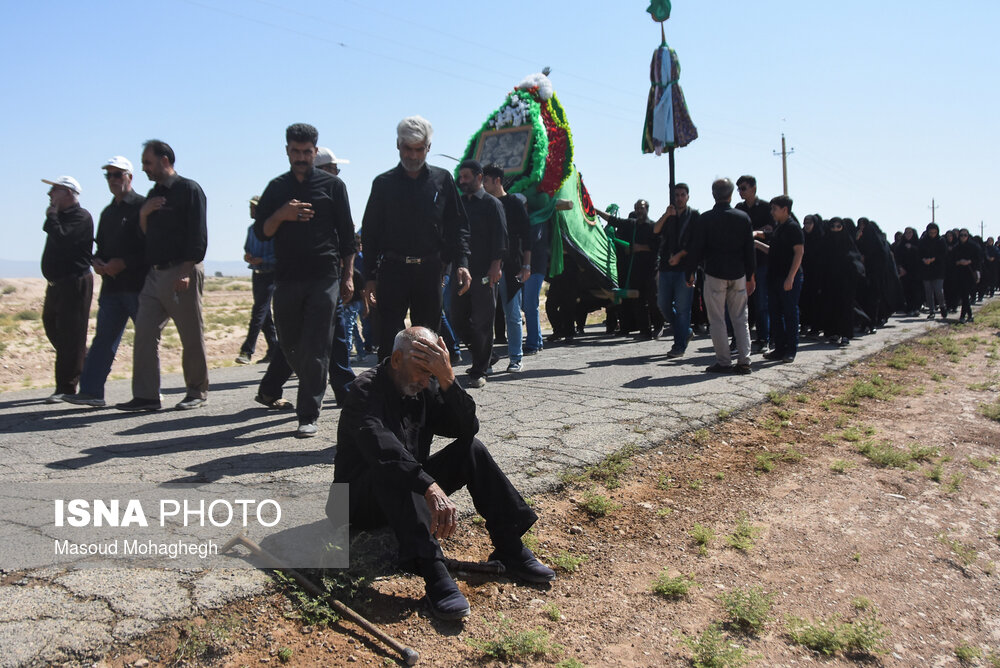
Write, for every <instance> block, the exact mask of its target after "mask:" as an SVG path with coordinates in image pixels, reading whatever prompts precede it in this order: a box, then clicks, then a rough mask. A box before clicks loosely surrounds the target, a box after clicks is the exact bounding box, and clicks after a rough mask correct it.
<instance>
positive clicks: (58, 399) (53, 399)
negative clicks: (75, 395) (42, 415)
mask: <svg viewBox="0 0 1000 668" xmlns="http://www.w3.org/2000/svg"><path fill="white" fill-rule="evenodd" d="M64 401H66V395H65V394H58V393H56V394H51V395H49V396H47V397H46V398H45V403H47V404H61V403H62V402H64Z"/></svg>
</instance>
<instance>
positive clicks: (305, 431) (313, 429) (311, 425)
mask: <svg viewBox="0 0 1000 668" xmlns="http://www.w3.org/2000/svg"><path fill="white" fill-rule="evenodd" d="M317 432H319V427H317V426H316V423H315V422H306V423H303V424H300V425H299V428H298V429H296V430H295V437H296V438H312V437H313V436H315V435H316V434H317Z"/></svg>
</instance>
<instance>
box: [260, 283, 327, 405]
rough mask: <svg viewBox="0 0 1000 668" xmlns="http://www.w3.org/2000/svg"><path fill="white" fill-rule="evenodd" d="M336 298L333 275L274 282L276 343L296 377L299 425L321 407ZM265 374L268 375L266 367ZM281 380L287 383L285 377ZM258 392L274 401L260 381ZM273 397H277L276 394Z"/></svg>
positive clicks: (324, 392) (296, 403)
mask: <svg viewBox="0 0 1000 668" xmlns="http://www.w3.org/2000/svg"><path fill="white" fill-rule="evenodd" d="M339 296H340V280H339V279H338V278H337V277H333V276H330V277H324V278H320V279H315V280H311V281H278V282H277V284H276V285H275V288H274V324H275V325H276V326H277V327H278V343H279V344H280V345H281V351H282V353H284V358H285V361H286V363H287V365H288V366H289V367H291V369H292V370H294V371H295V373H296V374H297V375H298V377H299V394H298V398H297V400H296V402H295V413H296V415H297V416H298V418H299V423H300V424H301V423H308V422H314V421H315V420H316V418H318V417H319V411H320V407H321V406H322V405H323V396H324V395H325V394H326V381H327V373H328V371H329V367H330V349H331V343H332V341H333V334H334V313H335V311H336V305H337V300H338V298H339ZM267 371H268V374H269V373H270V372H271V367H270V366H268V370H267ZM265 376H267V374H265ZM284 380H288V376H287V375H286V376H285V378H284ZM282 382H284V381H282ZM279 388H280V385H279ZM261 391H262V392H263V393H264V394H267V395H268V396H269V397H271V398H276V397H275V395H273V394H270V393H269V392H267V391H266V390H265V389H264V384H263V382H262V383H261ZM277 396H281V394H280V391H279V392H278V394H277Z"/></svg>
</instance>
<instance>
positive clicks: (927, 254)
mask: <svg viewBox="0 0 1000 668" xmlns="http://www.w3.org/2000/svg"><path fill="white" fill-rule="evenodd" d="M917 248H918V250H919V251H920V264H921V271H922V275H923V279H924V299H925V300H926V303H927V309H928V310H929V311H930V314H929V315H928V316H927V319H928V320H933V319H934V313H935V312H936V311H938V310H940V311H941V318H942V319H944V318H947V317H948V307H947V306H945V303H944V274H945V263H946V262H947V259H948V247H947V246H946V245H945V243H944V239H942V238H941V232H940V230H939V229H938V226H937V224H936V223H929V224H928V225H927V229H926V230H924V233H923V235H922V236H921V237H920V244H919V245H918V247H917Z"/></svg>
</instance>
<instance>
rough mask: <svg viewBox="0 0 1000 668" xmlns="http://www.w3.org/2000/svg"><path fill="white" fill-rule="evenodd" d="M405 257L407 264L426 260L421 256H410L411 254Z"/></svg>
mask: <svg viewBox="0 0 1000 668" xmlns="http://www.w3.org/2000/svg"><path fill="white" fill-rule="evenodd" d="M403 259H404V261H405V262H406V264H420V263H421V262H423V260H424V259H423V258H421V257H410V256H406V257H405V258H403Z"/></svg>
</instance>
